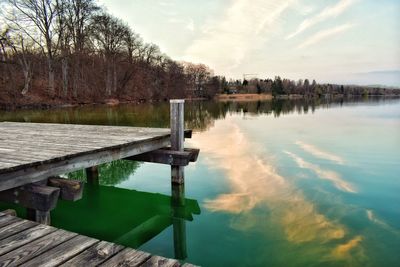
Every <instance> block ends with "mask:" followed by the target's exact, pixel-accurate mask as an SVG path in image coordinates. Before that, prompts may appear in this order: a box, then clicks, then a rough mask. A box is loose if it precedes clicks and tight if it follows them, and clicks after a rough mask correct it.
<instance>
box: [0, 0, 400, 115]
mask: <svg viewBox="0 0 400 267" xmlns="http://www.w3.org/2000/svg"><path fill="white" fill-rule="evenodd" d="M1 8H2V16H3V17H4V20H3V21H4V23H1V24H0V109H18V108H52V107H64V106H79V105H87V104H108V105H117V104H119V103H134V104H137V103H143V102H152V103H156V102H162V101H167V100H168V99H173V98H182V99H213V98H214V97H216V96H217V95H222V96H217V97H216V98H220V99H224V98H225V99H242V100H246V99H258V100H260V99H271V98H286V97H289V98H290V97H291V96H292V97H301V98H306V99H310V98H326V97H331V96H334V95H338V96H341V95H343V96H347V95H349V96H354V95H357V96H371V95H380V96H382V95H400V90H399V89H398V88H397V89H395V88H387V87H386V88H385V87H382V86H379V85H376V86H357V85H337V84H328V83H324V84H319V83H317V82H316V81H315V80H309V79H304V80H303V79H300V80H298V81H294V80H290V79H287V78H281V77H280V76H276V77H275V78H274V79H271V78H253V79H245V78H243V80H235V79H228V78H226V77H224V76H222V75H216V74H214V71H213V70H212V69H211V68H210V67H208V66H206V65H204V64H201V63H199V64H194V63H190V62H183V61H176V60H173V59H171V58H170V57H169V56H168V55H166V54H165V53H163V52H162V51H161V50H160V48H159V47H158V46H157V45H155V44H153V43H146V42H145V41H144V40H143V39H142V38H141V37H140V35H139V34H137V33H136V32H134V30H133V29H132V28H131V27H130V26H128V24H127V23H126V22H124V21H122V20H121V19H119V18H117V17H114V16H112V15H111V14H109V13H108V12H107V11H106V10H105V9H104V8H102V7H100V6H99V5H98V4H97V3H96V1H95V0H87V1H84V5H82V2H81V1H68V0H60V1H20V0H17V1H11V0H6V1H3V2H2V4H1ZM71 11H72V12H71ZM78 22H79V23H78ZM224 94H226V95H228V96H223V95H224ZM232 95H234V96H232ZM249 95H251V96H249Z"/></svg>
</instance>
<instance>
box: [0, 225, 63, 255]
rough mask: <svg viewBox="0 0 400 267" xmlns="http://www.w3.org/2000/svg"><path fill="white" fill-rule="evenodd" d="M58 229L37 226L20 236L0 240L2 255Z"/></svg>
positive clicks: (0, 252)
mask: <svg viewBox="0 0 400 267" xmlns="http://www.w3.org/2000/svg"><path fill="white" fill-rule="evenodd" d="M55 230H56V228H54V227H51V226H47V225H37V226H34V227H32V228H29V229H27V230H25V231H22V232H19V233H18V234H15V235H12V236H10V237H7V238H5V239H3V240H0V255H3V254H5V253H7V252H10V251H12V250H14V249H16V248H18V247H21V246H23V245H25V244H27V243H29V242H31V241H33V240H35V239H38V238H39V237H42V236H45V235H47V234H49V233H51V232H54V231H55Z"/></svg>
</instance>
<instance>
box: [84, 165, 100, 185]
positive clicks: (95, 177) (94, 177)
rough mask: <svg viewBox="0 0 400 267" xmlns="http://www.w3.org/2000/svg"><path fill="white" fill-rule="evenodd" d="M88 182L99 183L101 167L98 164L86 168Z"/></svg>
mask: <svg viewBox="0 0 400 267" xmlns="http://www.w3.org/2000/svg"><path fill="white" fill-rule="evenodd" d="M85 171H86V182H87V183H88V184H89V185H99V169H98V168H97V166H93V167H90V168H86V169H85Z"/></svg>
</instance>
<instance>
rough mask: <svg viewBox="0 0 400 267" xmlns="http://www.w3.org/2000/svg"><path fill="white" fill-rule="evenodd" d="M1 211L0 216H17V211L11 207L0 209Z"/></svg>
mask: <svg viewBox="0 0 400 267" xmlns="http://www.w3.org/2000/svg"><path fill="white" fill-rule="evenodd" d="M1 213H2V214H0V216H3V215H9V216H17V212H16V211H15V210H13V209H6V210H3V211H1Z"/></svg>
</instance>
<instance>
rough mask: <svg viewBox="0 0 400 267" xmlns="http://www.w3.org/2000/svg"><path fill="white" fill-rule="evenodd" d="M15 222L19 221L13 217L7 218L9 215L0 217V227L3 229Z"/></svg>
mask: <svg viewBox="0 0 400 267" xmlns="http://www.w3.org/2000/svg"><path fill="white" fill-rule="evenodd" d="M16 221H21V219H20V218H17V217H14V216H9V215H4V216H1V217H0V227H4V226H6V225H8V224H10V223H13V222H16Z"/></svg>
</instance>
